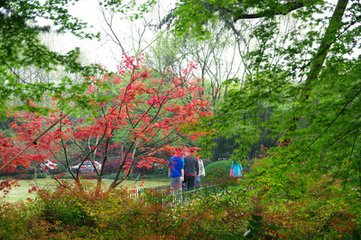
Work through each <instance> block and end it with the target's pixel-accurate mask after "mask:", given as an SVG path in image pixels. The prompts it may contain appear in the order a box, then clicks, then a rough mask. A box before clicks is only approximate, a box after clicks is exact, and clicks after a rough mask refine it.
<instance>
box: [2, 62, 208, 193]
mask: <svg viewBox="0 0 361 240" xmlns="http://www.w3.org/2000/svg"><path fill="white" fill-rule="evenodd" d="M141 62H142V59H139V58H138V59H137V58H135V57H129V56H125V55H124V56H123V63H122V65H121V66H120V67H119V70H118V72H117V73H111V74H109V73H108V74H105V75H102V76H98V77H92V78H89V79H87V81H89V82H90V84H89V87H88V89H87V90H86V92H85V95H83V96H82V97H83V98H82V99H83V100H82V101H84V99H86V103H85V104H86V106H87V107H88V110H87V111H84V110H83V111H82V112H81V113H82V114H72V112H71V111H70V112H67V113H64V111H63V110H60V109H56V110H54V111H53V112H52V113H51V114H50V116H41V115H39V114H37V113H30V112H25V113H24V112H22V113H18V114H17V115H16V116H15V117H16V118H15V121H13V122H12V123H11V127H12V129H13V130H14V132H15V135H14V136H13V137H12V138H5V137H3V136H0V144H1V146H0V148H4V149H5V150H4V151H2V153H3V154H2V155H1V162H0V164H1V165H0V170H9V171H11V170H13V169H14V168H16V167H17V166H19V165H22V166H24V167H28V166H29V163H30V162H32V161H37V162H42V161H45V160H46V159H52V160H53V161H56V162H58V163H60V164H62V165H64V166H65V168H66V169H67V171H68V172H69V173H70V174H71V176H72V177H73V179H74V180H75V181H77V182H78V183H80V169H81V166H82V165H83V164H84V163H85V162H86V161H87V163H88V162H89V161H90V162H91V163H92V164H93V165H94V164H95V161H96V162H97V163H100V164H101V167H100V168H96V167H95V165H94V170H95V174H96V178H97V180H98V186H100V184H101V182H102V176H103V174H104V167H105V166H106V164H107V162H109V161H112V162H113V167H114V168H115V169H114V171H115V179H114V180H113V182H112V184H111V185H110V189H112V188H115V187H116V186H118V185H119V184H120V183H121V182H122V181H123V180H124V179H125V178H127V177H128V175H129V174H130V173H131V170H132V168H133V166H135V165H137V166H138V167H146V168H151V167H152V166H153V165H154V164H155V163H158V164H166V161H165V160H164V159H163V158H160V157H159V156H160V155H159V154H160V153H161V152H164V151H171V150H172V149H173V147H172V146H177V147H179V146H180V145H181V144H182V141H181V140H182V139H184V138H188V139H190V140H195V139H197V138H198V137H199V136H201V135H203V134H204V133H202V132H197V131H192V132H189V131H188V132H187V133H185V131H183V128H184V127H185V126H188V127H189V126H192V125H194V124H196V123H197V122H198V121H199V119H200V118H201V117H204V116H209V115H210V114H211V112H210V111H209V103H208V102H207V101H206V100H205V99H203V97H202V96H203V95H202V92H203V89H202V88H201V87H200V86H199V81H198V80H196V79H193V78H191V77H189V76H190V74H189V73H190V71H192V69H193V68H194V67H195V66H194V64H192V65H190V66H188V67H187V68H186V69H185V70H184V74H185V76H187V77H179V76H175V75H174V74H172V73H171V72H168V73H160V72H156V71H154V70H152V69H149V68H147V67H145V66H142V63H141ZM61 97H62V96H58V97H57V98H53V101H54V102H53V104H54V105H55V104H57V101H60V100H61ZM67 104H68V106H73V109H77V108H79V103H75V99H74V101H69V102H68V103H67ZM15 146H16V147H15ZM74 149H76V150H74ZM7 152H11V154H7ZM114 159H115V160H116V161H114ZM114 162H116V165H114ZM74 164H78V168H77V169H75V170H74V169H73V168H72V166H73V165H74Z"/></svg>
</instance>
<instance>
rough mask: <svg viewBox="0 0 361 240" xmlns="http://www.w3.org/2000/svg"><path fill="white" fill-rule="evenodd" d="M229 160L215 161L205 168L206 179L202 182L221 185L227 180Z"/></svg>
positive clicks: (230, 162)
mask: <svg viewBox="0 0 361 240" xmlns="http://www.w3.org/2000/svg"><path fill="white" fill-rule="evenodd" d="M231 164H232V161H231V160H223V161H216V162H212V163H210V164H208V165H207V166H206V167H205V171H206V177H205V178H204V182H205V183H208V184H212V183H222V182H224V181H226V180H228V179H229V171H230V168H231Z"/></svg>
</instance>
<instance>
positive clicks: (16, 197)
mask: <svg viewBox="0 0 361 240" xmlns="http://www.w3.org/2000/svg"><path fill="white" fill-rule="evenodd" d="M66 181H71V180H66ZM86 181H87V182H90V183H94V184H95V183H96V180H86ZM103 181H104V186H105V187H108V186H109V185H110V183H111V181H112V180H111V179H104V180H103ZM18 183H19V186H17V187H13V188H12V189H11V190H10V193H9V194H8V195H7V196H5V197H4V196H3V195H2V193H0V201H1V199H3V200H5V201H7V202H17V201H24V200H26V199H27V198H34V197H35V195H36V193H34V192H33V193H29V189H31V188H32V187H33V186H37V187H40V188H43V189H53V188H55V187H56V186H58V184H57V183H56V181H54V180H53V179H50V178H45V179H38V180H37V181H34V180H18ZM164 185H169V181H167V179H152V180H145V181H144V184H142V180H138V181H134V180H126V181H124V182H122V183H121V185H119V187H128V188H133V187H136V188H142V187H145V188H151V187H157V186H164Z"/></svg>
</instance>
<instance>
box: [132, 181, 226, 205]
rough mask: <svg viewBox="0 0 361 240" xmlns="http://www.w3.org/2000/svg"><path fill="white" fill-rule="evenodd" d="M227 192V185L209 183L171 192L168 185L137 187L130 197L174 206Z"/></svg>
mask: <svg viewBox="0 0 361 240" xmlns="http://www.w3.org/2000/svg"><path fill="white" fill-rule="evenodd" d="M227 192H228V186H226V185H224V184H222V185H209V186H204V187H200V188H195V189H192V190H183V191H176V192H171V191H170V188H169V186H162V187H157V188H144V189H138V191H137V192H133V193H131V196H132V197H135V198H141V199H144V200H147V201H149V202H153V203H159V204H165V205H168V206H174V205H176V204H182V203H186V202H188V201H190V200H192V199H197V198H202V197H206V196H211V195H224V194H227Z"/></svg>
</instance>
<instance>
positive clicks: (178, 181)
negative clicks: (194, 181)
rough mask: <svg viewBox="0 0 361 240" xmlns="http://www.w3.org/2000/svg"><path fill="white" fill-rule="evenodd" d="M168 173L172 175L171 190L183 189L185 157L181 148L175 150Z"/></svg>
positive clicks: (169, 162)
mask: <svg viewBox="0 0 361 240" xmlns="http://www.w3.org/2000/svg"><path fill="white" fill-rule="evenodd" d="M168 175H169V177H170V188H171V192H174V191H182V182H183V181H184V158H183V156H182V154H181V151H180V149H176V150H175V151H174V155H173V156H172V157H170V158H169V160H168Z"/></svg>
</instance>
